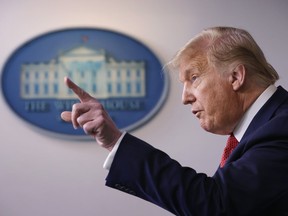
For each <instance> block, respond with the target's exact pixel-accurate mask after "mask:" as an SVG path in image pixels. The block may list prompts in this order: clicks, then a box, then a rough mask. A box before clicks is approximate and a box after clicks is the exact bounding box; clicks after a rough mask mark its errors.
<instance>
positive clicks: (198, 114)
mask: <svg viewBox="0 0 288 216" xmlns="http://www.w3.org/2000/svg"><path fill="white" fill-rule="evenodd" d="M200 112H201V111H200V110H192V113H193V114H194V115H195V116H196V117H197V118H199V117H200Z"/></svg>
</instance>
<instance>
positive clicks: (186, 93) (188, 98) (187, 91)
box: [182, 83, 196, 105]
mask: <svg viewBox="0 0 288 216" xmlns="http://www.w3.org/2000/svg"><path fill="white" fill-rule="evenodd" d="M195 100H196V98H195V96H194V94H193V92H192V88H191V87H190V88H189V85H188V84H186V83H184V86H183V91H182V103H183V104H184V105H187V104H192V103H193V102H195Z"/></svg>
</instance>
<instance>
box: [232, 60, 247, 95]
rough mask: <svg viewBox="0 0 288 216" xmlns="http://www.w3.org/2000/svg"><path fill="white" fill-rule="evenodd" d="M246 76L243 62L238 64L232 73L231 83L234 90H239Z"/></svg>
mask: <svg viewBox="0 0 288 216" xmlns="http://www.w3.org/2000/svg"><path fill="white" fill-rule="evenodd" d="M245 78H246V68H245V66H244V65H243V64H238V65H237V66H236V67H235V68H234V70H233V71H232V73H231V75H230V81H231V85H232V88H233V90H234V91H237V90H239V89H240V88H241V87H242V86H243V84H244V81H245Z"/></svg>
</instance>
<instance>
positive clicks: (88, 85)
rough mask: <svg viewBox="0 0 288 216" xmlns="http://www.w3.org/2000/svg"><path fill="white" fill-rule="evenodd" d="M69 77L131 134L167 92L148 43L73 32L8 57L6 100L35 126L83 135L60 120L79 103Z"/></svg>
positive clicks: (54, 35) (43, 40)
mask: <svg viewBox="0 0 288 216" xmlns="http://www.w3.org/2000/svg"><path fill="white" fill-rule="evenodd" d="M65 76H68V77H70V78H71V79H72V80H73V81H74V82H75V83H76V84H78V85H79V86H80V87H82V88H83V89H84V90H86V91H87V92H89V93H90V94H91V95H92V96H94V97H96V98H97V99H98V100H99V101H101V103H102V104H103V106H104V107H105V108H106V110H107V111H108V112H109V114H110V115H111V117H112V119H113V120H114V121H115V123H116V125H117V126H118V127H119V128H120V129H123V130H127V131H131V130H132V129H135V128H136V127H139V126H140V125H142V124H143V123H145V122H147V121H148V120H150V119H151V118H152V116H153V115H154V114H155V113H156V112H157V111H158V110H159V109H160V107H161V105H162V104H163V102H164V100H165V97H166V95H167V92H168V78H167V75H166V74H165V73H162V66H161V63H160V62H159V60H158V59H157V57H156V56H155V55H154V54H153V53H152V52H151V50H150V49H148V48H147V47H146V46H145V45H143V44H142V43H140V42H139V41H137V40H135V39H133V38H131V37H129V36H126V35H124V34H120V33H117V32H114V31H109V30H104V29H96V28H73V29H64V30H59V31H53V32H49V33H47V34H43V35H40V36H38V37H36V38H34V39H32V40H30V41H28V42H26V43H25V44H23V45H22V46H20V47H19V48H18V49H17V50H16V51H15V52H14V53H13V54H12V55H11V56H10V58H9V59H8V60H7V62H6V64H5V66H4V68H3V71H2V90H3V94H4V97H5V100H6V101H7V103H8V104H9V106H10V107H11V108H12V110H13V111H14V112H15V113H16V114H17V115H18V116H20V117H21V118H23V119H24V120H26V121H28V122H30V123H32V124H33V125H35V126H37V127H40V128H42V129H45V130H48V131H51V132H55V133H59V134H65V135H80V136H82V135H85V134H84V132H83V131H82V130H74V129H73V127H72V126H71V125H70V124H67V123H65V122H63V121H62V120H61V118H60V113H61V112H62V111H63V110H71V107H72V105H73V104H74V103H75V102H78V100H77V98H76V96H75V95H74V94H73V93H72V92H71V91H70V90H69V89H68V88H67V87H66V86H65V85H64V82H63V78H64V77H65Z"/></svg>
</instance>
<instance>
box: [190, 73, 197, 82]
mask: <svg viewBox="0 0 288 216" xmlns="http://www.w3.org/2000/svg"><path fill="white" fill-rule="evenodd" d="M197 79H198V76H196V75H193V76H192V77H191V82H192V83H194V82H195V81H196V80H197Z"/></svg>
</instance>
